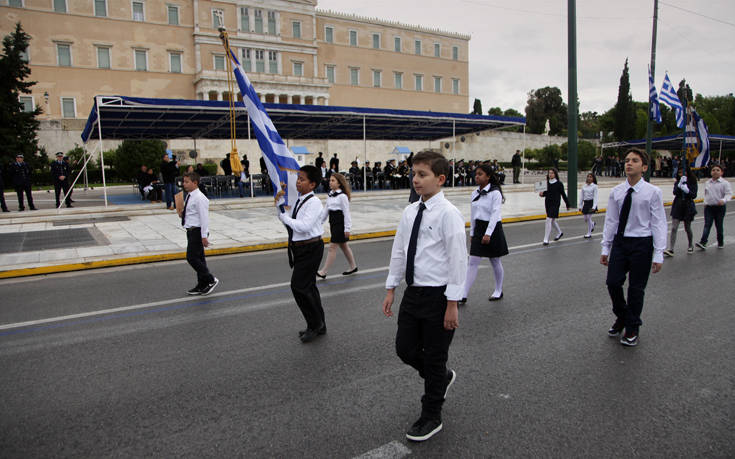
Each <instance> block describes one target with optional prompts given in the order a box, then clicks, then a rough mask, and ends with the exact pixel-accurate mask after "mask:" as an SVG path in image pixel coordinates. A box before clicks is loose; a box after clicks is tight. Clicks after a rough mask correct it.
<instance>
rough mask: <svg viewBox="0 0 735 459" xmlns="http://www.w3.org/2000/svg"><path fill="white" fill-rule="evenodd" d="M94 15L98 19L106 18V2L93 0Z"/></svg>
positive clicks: (105, 0) (104, 0)
mask: <svg viewBox="0 0 735 459" xmlns="http://www.w3.org/2000/svg"><path fill="white" fill-rule="evenodd" d="M94 15H95V16H97V17H98V18H104V17H107V0H94Z"/></svg>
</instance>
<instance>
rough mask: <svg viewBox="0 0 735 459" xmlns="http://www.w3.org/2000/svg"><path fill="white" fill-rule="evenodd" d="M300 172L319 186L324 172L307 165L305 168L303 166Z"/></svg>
mask: <svg viewBox="0 0 735 459" xmlns="http://www.w3.org/2000/svg"><path fill="white" fill-rule="evenodd" d="M299 170H300V171H303V172H305V173H306V178H307V179H309V181H310V182H311V183H313V184H315V185H319V182H321V181H322V171H320V170H319V169H317V168H316V166H312V165H311V164H306V165H304V166H301V168H300V169H299Z"/></svg>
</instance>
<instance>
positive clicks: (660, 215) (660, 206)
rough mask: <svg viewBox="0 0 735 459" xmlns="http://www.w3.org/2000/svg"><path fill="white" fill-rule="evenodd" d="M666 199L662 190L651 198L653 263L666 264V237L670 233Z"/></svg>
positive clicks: (658, 189) (657, 189) (657, 190)
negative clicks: (665, 204) (665, 208)
mask: <svg viewBox="0 0 735 459" xmlns="http://www.w3.org/2000/svg"><path fill="white" fill-rule="evenodd" d="M667 230H668V224H667V223H666V211H665V210H664V199H663V196H662V193H661V189H660V188H656V190H655V191H654V193H653V197H652V198H651V233H652V234H653V262H654V263H663V262H664V250H665V249H666V236H667V233H668V231H667Z"/></svg>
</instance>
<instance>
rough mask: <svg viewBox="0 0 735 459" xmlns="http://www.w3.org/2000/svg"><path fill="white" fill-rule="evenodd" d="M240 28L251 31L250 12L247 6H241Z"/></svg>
mask: <svg viewBox="0 0 735 459" xmlns="http://www.w3.org/2000/svg"><path fill="white" fill-rule="evenodd" d="M240 30H242V31H243V32H250V13H249V12H248V9H247V8H240Z"/></svg>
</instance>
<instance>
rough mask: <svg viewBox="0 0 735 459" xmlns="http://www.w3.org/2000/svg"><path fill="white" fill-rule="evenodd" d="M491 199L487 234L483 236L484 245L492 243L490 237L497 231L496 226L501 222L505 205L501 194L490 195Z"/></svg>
mask: <svg viewBox="0 0 735 459" xmlns="http://www.w3.org/2000/svg"><path fill="white" fill-rule="evenodd" d="M489 197H490V199H489V201H490V218H489V219H488V223H487V230H486V231H485V234H484V235H483V236H482V243H483V244H489V243H490V236H492V234H493V231H495V226H496V225H497V224H498V222H499V221H500V206H501V205H502V204H503V198H502V196H501V194H500V193H499V192H497V193H490V194H489Z"/></svg>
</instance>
